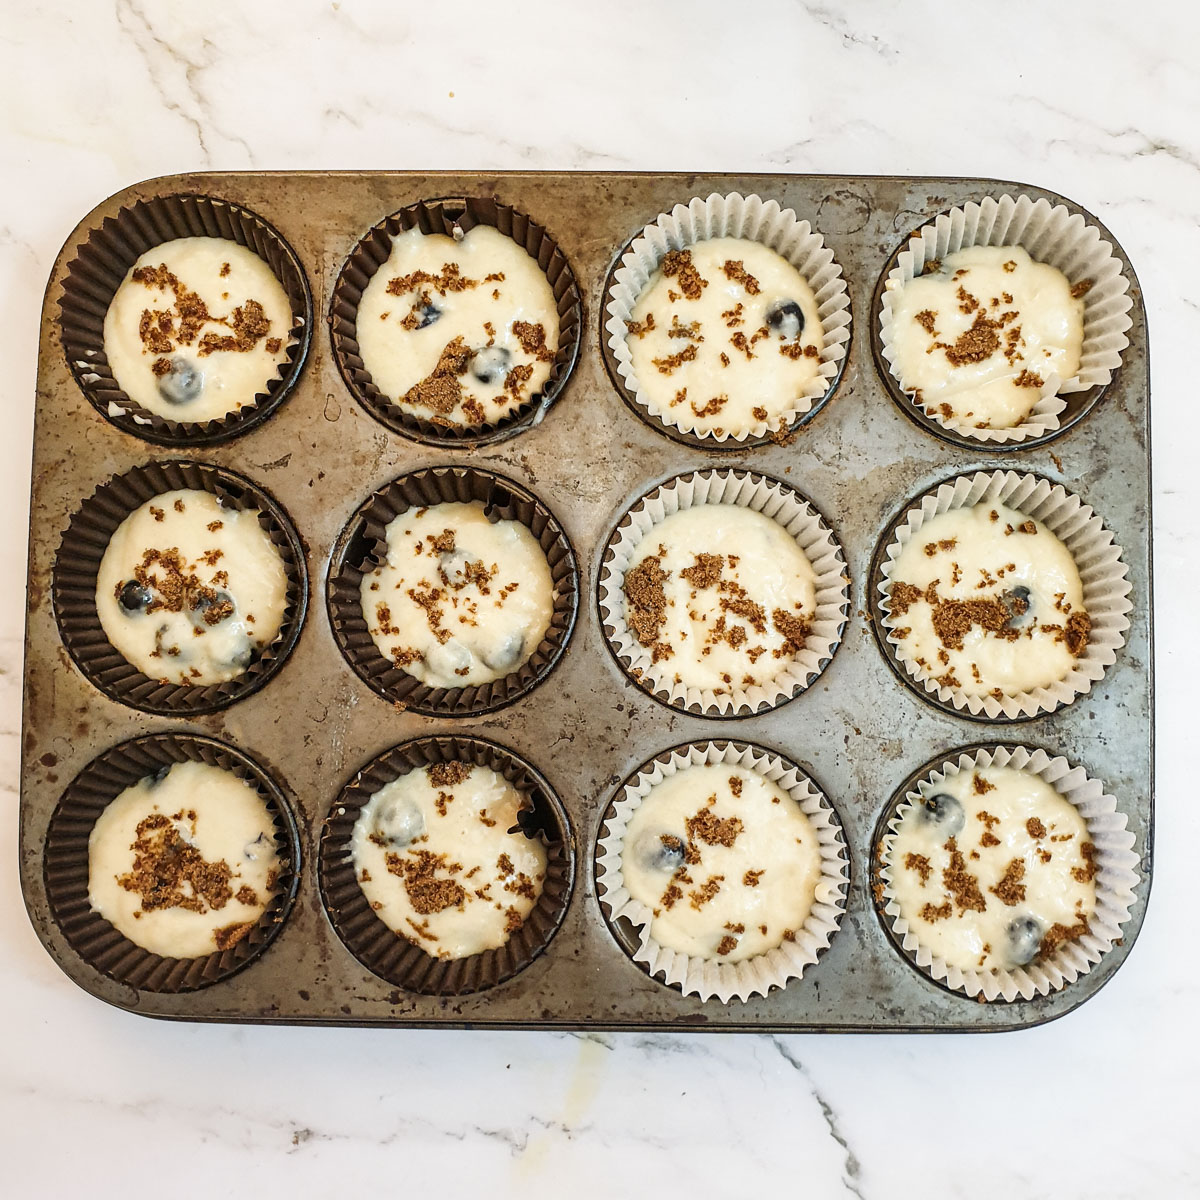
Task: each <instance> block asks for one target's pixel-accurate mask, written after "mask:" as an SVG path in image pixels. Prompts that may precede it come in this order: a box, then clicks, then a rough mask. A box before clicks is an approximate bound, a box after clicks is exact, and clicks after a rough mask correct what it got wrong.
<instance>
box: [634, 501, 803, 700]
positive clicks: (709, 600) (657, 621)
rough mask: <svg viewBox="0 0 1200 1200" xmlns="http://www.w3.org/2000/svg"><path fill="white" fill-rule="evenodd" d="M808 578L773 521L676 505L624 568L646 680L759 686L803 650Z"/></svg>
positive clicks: (743, 512)
mask: <svg viewBox="0 0 1200 1200" xmlns="http://www.w3.org/2000/svg"><path fill="white" fill-rule="evenodd" d="M815 584H816V575H815V573H814V571H813V568H812V564H811V563H810V562H809V561H808V558H807V556H806V555H805V553H804V551H803V550H801V549H800V547H799V546H798V545H797V544H796V541H795V539H794V538H793V537H792V536H791V535H790V534H789V533H788V532H787V531H786V530H785V529H784V528H783V526H781V525H779V524H778V523H777V522H776V521H773V520H771V518H770V517H764V516H763V515H762V513H757V512H754V510H753V509H749V508H744V507H741V506H739V505H734V504H702V505H696V506H695V507H693V508H685V509H680V511H678V512H676V513H672V514H671V516H669V517H667V518H666V519H665V520H663V521H661V522H659V523H658V524H657V525H655V526H654V527H653V528H652V529H650V530H649V531H648V532H647V533H646V535H645V536H644V537H643V538H642V540H641V541H640V542H639V543H638V545H637V548H636V549H635V550H634V552H633V556H632V558H631V559H630V563H629V566H628V568H627V569H626V571H625V579H624V584H623V589H624V593H625V620H626V622H627V623H628V625H629V629H630V632H631V633H632V634H633V636H634V637H635V638H636V639H637V640H638V642H640V643H641V645H642V646H643V647H645V649H646V650H647V652H648V653H649V655H650V658H651V664H652V665H651V666H650V667H649V668H647V673H648V674H650V675H651V676H653V677H654V678H655V679H661V680H663V681H666V682H671V681H673V682H675V683H677V684H681V685H683V686H686V687H697V688H705V689H709V690H711V691H713V692H714V693H715V694H717V695H724V694H727V693H729V692H732V691H737V690H743V689H745V688H748V687H753V686H755V685H756V684H762V683H765V682H767V681H769V680H771V679H772V678H774V677H775V676H777V675H778V674H780V672H781V671H783V670H785V669H786V668H787V666H788V664H789V663H790V662H791V660H792V659H793V658H795V656H796V654H797V653H798V652H799V651H800V650H802V649H803V648H804V643H805V639H806V638H807V637H808V635H809V632H810V629H811V623H812V620H813V617H814V616H815V614H816V586H815Z"/></svg>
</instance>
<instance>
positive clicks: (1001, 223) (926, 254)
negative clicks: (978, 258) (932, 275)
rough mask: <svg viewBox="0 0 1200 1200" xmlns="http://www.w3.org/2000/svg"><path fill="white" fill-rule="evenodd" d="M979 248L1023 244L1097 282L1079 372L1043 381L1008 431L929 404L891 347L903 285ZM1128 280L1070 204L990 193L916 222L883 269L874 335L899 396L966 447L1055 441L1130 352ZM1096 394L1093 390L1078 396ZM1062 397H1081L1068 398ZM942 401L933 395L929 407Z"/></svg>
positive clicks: (1087, 308)
mask: <svg viewBox="0 0 1200 1200" xmlns="http://www.w3.org/2000/svg"><path fill="white" fill-rule="evenodd" d="M971 246H1020V247H1022V248H1023V249H1024V250H1026V251H1027V252H1028V254H1029V256H1030V258H1032V259H1034V261H1035V262H1041V263H1047V264H1048V265H1050V266H1052V267H1055V268H1057V269H1058V270H1059V271H1061V272H1062V273H1063V274H1064V275H1065V276H1066V277H1067V281H1068V282H1069V283H1071V284H1072V285H1074V284H1077V283H1081V282H1083V281H1085V280H1091V282H1092V286H1091V288H1090V290H1089V291H1088V292H1087V293H1086V295H1085V296H1084V311H1083V347H1082V352H1081V354H1080V362H1079V372H1078V374H1076V375H1074V376H1072V377H1071V378H1070V379H1059V378H1058V377H1057V376H1054V375H1051V376H1050V377H1049V378H1048V379H1047V380H1046V382H1045V384H1044V385H1043V386H1042V389H1041V392H1040V394H1039V398H1038V402H1037V404H1035V405H1034V406H1033V408H1032V410H1031V411H1030V412H1029V414H1028V416H1026V418H1025V419H1024V420H1023V421H1022V422H1021V423H1020V424H1018V425H1014V426H1012V427H1011V428H1008V429H976V428H974V427H972V426H970V425H969V424H966V423H964V422H961V421H949V420H946V419H945V418H944V417H942V416H941V415H940V414H939V413H937V412H936V411H934V412H931V411H929V409H928V408H926V407H924V406H923V405H922V404H921V403H919V402H918V401H917V400H916V399H915V398H914V397H913V396H912V394H911V393H909V392H906V391H904V390H903V387H902V385H901V382H900V378H899V376H898V374H897V373H896V371H897V368H896V366H895V352H894V350H893V348H892V301H893V299H894V298H895V297H896V296H897V295H898V294H899V291H898V289H900V288H901V287H903V286H904V285H905V284H906V283H908V282H910V281H911V280H912V279H914V278H916V277H917V276H918V275H921V274H922V273H923V272H924V270H925V268H926V266H927V265H928V264H929V263H931V262H933V261H935V260H941V259H943V258H945V257H946V256H947V255H949V254H954V253H956V252H957V251H959V250H962V249H965V248H968V247H971ZM1128 292H1129V280H1128V279H1126V277H1125V275H1124V274H1123V272H1122V270H1121V264H1120V261H1119V260H1118V259H1117V257H1116V253H1115V251H1114V249H1113V246H1112V244H1111V243H1110V242H1108V241H1105V240H1104V238H1103V237H1102V236H1101V234H1100V231H1099V230H1098V229H1096V227H1095V226H1094V225H1089V224H1088V223H1087V222H1086V221H1085V220H1084V218H1083V217H1082V216H1080V215H1079V214H1078V213H1072V212H1071V211H1070V210H1069V209H1068V208H1067V207H1066V206H1065V205H1062V204H1054V205H1052V204H1051V203H1050V202H1049V201H1048V200H1045V199H1039V200H1031V199H1030V198H1029V197H1028V196H1023V195H1018V196H1016V197H1013V196H1010V195H1007V194H1005V195H1002V196H1000V197H999V199H994V198H992V197H991V196H985V197H984V198H983V199H981V200H980V201H979V202H978V203H974V202H972V203H970V204H964V205H962V206H960V207H956V208H952V209H950V210H949V212H945V213H942V214H941V215H940V216H939V217H937V218H936V219H935V220H934V221H932V222H930V224H928V225H925V226H922V228H920V229H918V230H917V231H916V232H915V233H914V234H913V235H912V236H911V237H910V238H909V239H908V242H907V243H906V245H905V247H903V248H902V249H900V250H899V251H897V253H896V254H895V255H894V256H893V260H892V263H891V264H889V266H888V267H885V268H884V275H883V278H882V279H881V280H880V286H879V287H878V288H877V290H876V297H877V309H876V311H877V313H878V330H877V340H876V342H875V349H876V361H877V362H878V364H879V369H880V374H881V375H882V376H883V378H884V380H885V382H886V383H887V384H888V385H889V390H890V391H891V392H892V396H893V399H895V400H896V402H897V403H898V404H899V405H900V406H901V408H902V409H904V411H905V412H907V413H908V414H909V415H910V416H912V417H913V418H914V419H915V420H917V422H918V423H919V424H922V425H924V426H926V427H927V428H929V429H931V430H932V431H934V432H936V433H938V434H939V436H945V437H948V438H949V439H950V440H952V441H955V442H956V443H957V444H958V445H962V446H975V447H978V446H979V445H980V444H984V445H986V446H987V448H988V449H989V450H1009V449H1020V448H1022V446H1023V445H1024V444H1026V443H1030V442H1033V441H1039V442H1040V441H1045V440H1049V436H1050V435H1053V434H1054V433H1055V432H1056V431H1058V430H1059V429H1060V428H1062V427H1064V425H1065V424H1066V421H1065V419H1064V413H1066V412H1067V410H1068V407H1070V409H1071V412H1070V414H1069V416H1070V418H1071V422H1072V423H1073V421H1074V419H1077V418H1078V417H1080V416H1082V415H1084V414H1085V412H1086V411H1087V410H1088V409H1090V407H1091V405H1092V404H1094V403H1095V402H1096V401H1098V400H1099V398H1100V393H1101V392H1102V391H1103V389H1104V388H1106V387H1107V386H1108V384H1109V382H1110V381H1111V379H1112V376H1113V372H1114V371H1116V370H1117V368H1118V367H1119V366H1120V365H1121V354H1122V351H1124V350H1125V348H1126V347H1127V346H1128V345H1129V338H1128V336H1127V334H1128V331H1129V328H1130V326H1131V325H1132V323H1133V322H1132V319H1131V318H1130V316H1129V310H1130V309H1131V308H1132V307H1133V301H1132V300H1131V299H1130V297H1129V295H1128ZM1080 393H1089V394H1088V395H1086V396H1085V395H1079V394H1080ZM1064 397H1074V399H1073V400H1071V401H1068V400H1066V399H1064ZM934 403H935V402H934V401H933V400H931V401H930V402H929V405H930V407H931V408H932V407H933V406H934Z"/></svg>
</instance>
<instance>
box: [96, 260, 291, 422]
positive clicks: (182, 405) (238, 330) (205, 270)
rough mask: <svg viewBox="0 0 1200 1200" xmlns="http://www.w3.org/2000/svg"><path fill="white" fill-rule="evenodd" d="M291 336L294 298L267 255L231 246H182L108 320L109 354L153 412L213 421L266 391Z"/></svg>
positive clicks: (117, 373)
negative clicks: (290, 300)
mask: <svg viewBox="0 0 1200 1200" xmlns="http://www.w3.org/2000/svg"><path fill="white" fill-rule="evenodd" d="M291 331H292V306H291V304H290V303H289V302H288V298H287V293H286V292H284V290H283V285H282V284H281V283H280V282H279V280H278V279H276V278H275V275H274V272H272V270H271V268H270V267H269V266H267V264H266V263H265V262H263V260H262V259H261V258H259V257H258V255H257V254H255V253H254V252H253V251H252V250H248V249H246V247H245V246H239V245H238V244H237V243H236V242H230V241H225V240H224V239H222V238H205V237H194V238H179V239H177V240H176V241H173V242H164V243H163V244H162V245H161V246H155V247H153V249H150V250H147V251H146V253H145V254H143V255H142V256H141V258H139V259H138V260H137V262H135V263H134V264H133V266H132V267H131V268H130V270H129V274H128V275H126V276H125V280H124V282H123V283H122V284H121V286H120V287H119V288H118V289H117V292H116V295H114V296H113V298H112V302H111V304H109V306H108V312H107V314H106V315H105V317H104V353H105V356H106V357H107V358H108V365H109V367H110V368H111V370H112V373H113V377H114V378H115V379H116V381H117V383H119V384H120V385H121V387H122V388H123V389H124V390H125V392H126V394H127V395H128V396H129V398H130V399H131V400H134V401H136V402H137V403H138V404H140V405H141V406H142V407H143V408H146V409H149V410H150V411H151V412H153V413H157V414H158V415H159V416H160V417H166V418H167V419H168V420H171V421H211V420H215V419H217V418H219V417H224V416H227V415H228V414H230V413H234V412H237V410H238V409H240V408H243V407H245V406H246V405H248V404H252V403H253V402H254V398H255V396H256V395H258V394H261V393H263V392H265V391H266V387H267V383H268V381H269V380H271V379H272V378H273V377H274V376H275V374H276V373H277V371H278V369H279V366H280V364H281V363H283V362H284V361H285V360H286V359H287V347H288V340H289V337H290V336H291Z"/></svg>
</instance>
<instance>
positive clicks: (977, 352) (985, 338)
mask: <svg viewBox="0 0 1200 1200" xmlns="http://www.w3.org/2000/svg"><path fill="white" fill-rule="evenodd" d="M999 328H1000V325H999V324H998V322H996V321H993V320H991V319H990V318H989V317H988V316H987V314H986V313H985V312H984V311H983V310H982V309H981V310H980V311H979V312H978V313H977V314H976V315H975V320H974V322H973V323H972V325H971V328H970V329H968V330H966V331H965V332H963V333H960V334H959V335H958V338H957V340H956V341H955V343H954V345H953V346H951V345H949V344H947V343H945V342H937V343H935V345H936V347H937V348H938V349H939V350H944V351H945V352H946V358H947V359H948V360H949V361H950V365H951V366H953V367H962V366H966V365H968V364H969V363H977V362H983V360H984V359H985V358H991V356H992V355H993V354H995V353H996V351H997V350H998V349H999V348H1000V338H999V336H998V335H997V333H996V331H997V329H999Z"/></svg>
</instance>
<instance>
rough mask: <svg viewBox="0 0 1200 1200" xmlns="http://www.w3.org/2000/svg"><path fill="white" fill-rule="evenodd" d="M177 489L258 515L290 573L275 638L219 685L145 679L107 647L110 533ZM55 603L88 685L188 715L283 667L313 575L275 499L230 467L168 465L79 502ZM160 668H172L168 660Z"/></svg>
mask: <svg viewBox="0 0 1200 1200" xmlns="http://www.w3.org/2000/svg"><path fill="white" fill-rule="evenodd" d="M180 490H186V491H200V492H206V493H209V494H210V495H212V496H214V497H216V499H217V500H218V501H219V504H220V507H221V508H222V509H226V510H230V511H245V510H252V511H254V512H257V513H258V514H259V515H258V525H259V527H260V528H261V529H262V531H263V532H264V533H265V534H266V538H267V542H268V543H269V546H270V547H271V548H272V549H273V551H274V553H275V555H277V558H278V563H279V564H280V565H281V566H282V569H283V572H284V587H283V597H282V616H281V621H280V625H279V629H278V632H277V633H276V635H275V637H274V638H273V640H271V641H270V642H269V643H268V644H266V645H261V646H258V647H257V648H255V649H254V650H253V652H252V653H249V654H248V655H247V656H246V657H247V659H248V661H247V663H246V665H245V667H244V669H242V670H241V671H240V673H238V674H236V675H235V676H234V677H233V678H228V679H224V680H221V681H219V682H212V683H195V684H190V683H189V684H185V683H181V682H175V681H172V680H171V679H169V678H167V677H166V676H165V675H164V676H163V677H155V676H151V675H148V674H146V673H145V672H143V671H142V670H141V669H139V668H138V667H137V666H135V665H134V664H133V663H132V662H130V661H129V659H127V658H126V657H125V656H124V655H123V654H122V653H121V652H120V651H119V650H118V649H117V648H116V647H115V646H114V645H113V643H112V642H111V641H110V640H109V638H108V636H107V635H106V634H105V632H104V627H103V625H102V624H101V622H100V617H99V614H98V612H97V587H98V579H99V577H100V574H101V568H102V564H103V562H104V556H105V551H106V550H107V549H108V547H109V543H110V541H111V540H112V537H113V534H114V533H115V532H116V531H117V530H118V528H119V527H120V526H121V525H122V523H123V522H124V521H125V520H126V518H127V517H129V516H130V515H131V514H133V513H134V512H136V511H137V510H139V509H141V508H142V507H143V506H145V505H148V504H149V503H150V502H151V501H153V500H154V499H155V498H157V497H159V496H162V495H164V494H166V493H170V492H174V491H180ZM215 541H216V535H214V542H215ZM152 569H153V568H152ZM51 598H52V601H53V606H54V617H55V621H56V622H57V624H58V629H59V633H60V635H61V637H62V639H63V644H64V645H65V646H66V648H67V650H68V651H69V653H70V655H71V657H72V659H74V661H75V665H76V666H77V667H79V669H80V670H81V671H82V672H83V674H84V675H85V676H86V677H87V679H88V680H89V682H91V683H92V684H93V685H95V686H96V687H97V688H99V689H100V691H102V692H103V693H104V694H105V695H106V696H108V697H109V698H110V699H113V700H116V701H118V702H119V703H121V704H128V705H130V706H131V707H133V708H138V709H141V710H142V711H143V712H150V713H158V714H161V715H164V716H183V715H194V714H199V713H207V712H215V711H216V710H217V709H220V708H225V707H227V706H228V705H230V704H232V703H234V702H235V701H237V700H241V699H242V698H244V697H246V696H249V695H251V694H252V693H253V692H255V691H257V690H258V689H259V688H261V687H263V686H264V685H265V684H266V683H267V682H268V681H269V680H270V679H271V678H272V676H273V675H274V674H275V673H276V672H277V671H278V670H279V669H280V667H282V665H283V663H284V662H285V661H286V659H287V657H288V655H289V654H290V653H291V651H292V648H293V647H294V646H295V644H296V640H297V638H298V637H299V636H300V627H301V625H302V624H303V621H304V616H305V612H306V610H307V606H308V575H307V573H306V571H305V566H304V550H303V547H302V546H301V544H300V537H299V535H298V534H297V532H296V530H295V527H294V526H293V524H292V521H291V519H290V517H289V516H288V515H287V513H286V512H285V511H284V510H283V508H282V507H281V506H280V505H279V503H278V502H277V501H276V500H275V499H274V498H273V497H272V496H270V495H269V494H268V493H267V492H266V491H264V490H263V489H262V488H260V487H259V486H258V485H257V484H254V483H252V482H251V481H250V480H248V479H246V478H244V477H243V476H241V475H236V474H234V473H233V472H232V471H227V470H226V469H225V468H224V467H215V466H211V465H209V464H207V463H198V462H187V461H184V460H170V461H162V462H152V463H147V464H146V465H145V466H144V467H134V468H133V469H132V470H130V471H126V472H125V473H124V474H123V475H118V476H115V477H114V478H112V479H110V480H109V481H108V482H107V483H104V484H102V485H101V486H100V487H98V488H97V489H96V491H95V492H94V493H93V495H92V496H90V497H89V498H88V499H87V500H85V501H84V502H83V503H82V504H81V505H80V507H79V508H78V509H77V510H76V512H75V514H74V515H73V516H72V518H71V522H70V524H69V525H68V527H67V529H66V532H65V533H64V534H63V538H62V543H61V544H60V546H59V548H58V554H57V555H56V556H55V560H54V569H53V576H52V584H51ZM213 615H214V616H215V615H218V614H217V613H215V612H214V614H213ZM145 619H149V618H145ZM198 627H199V628H201V629H203V628H205V624H204V623H199V624H198ZM160 661H162V662H163V663H164V664H170V663H171V661H172V660H171V659H169V658H163V659H161V660H160ZM166 669H167V668H166V667H164V671H165V670H166Z"/></svg>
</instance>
